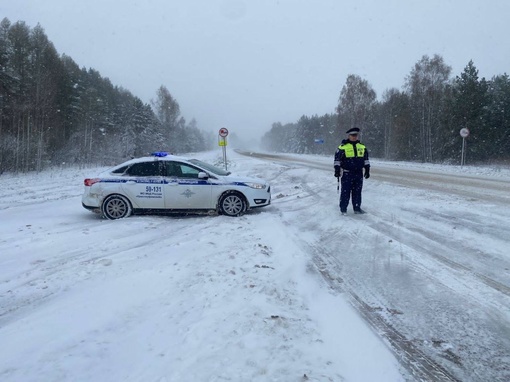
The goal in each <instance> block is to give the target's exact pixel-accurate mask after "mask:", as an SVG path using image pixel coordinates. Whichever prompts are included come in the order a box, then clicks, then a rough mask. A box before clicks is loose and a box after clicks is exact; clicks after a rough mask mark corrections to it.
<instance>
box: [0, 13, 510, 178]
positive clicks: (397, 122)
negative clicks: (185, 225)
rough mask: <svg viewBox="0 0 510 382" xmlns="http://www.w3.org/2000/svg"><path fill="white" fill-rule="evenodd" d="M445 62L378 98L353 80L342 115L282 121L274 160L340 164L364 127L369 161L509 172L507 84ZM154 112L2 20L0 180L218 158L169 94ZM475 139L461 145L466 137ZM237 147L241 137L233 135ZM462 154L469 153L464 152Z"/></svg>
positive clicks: (272, 133)
mask: <svg viewBox="0 0 510 382" xmlns="http://www.w3.org/2000/svg"><path fill="white" fill-rule="evenodd" d="M451 71H452V69H451V67H450V66H448V65H447V64H446V63H445V62H444V60H443V58H442V57H441V56H439V55H434V56H433V57H429V56H427V55H424V56H423V57H422V58H421V59H420V60H419V61H418V62H417V63H416V64H415V65H414V67H413V68H411V70H410V73H409V75H408V76H407V77H406V78H405V83H404V85H403V86H402V88H401V90H399V89H397V88H391V89H388V90H386V91H385V92H384V94H383V95H382V97H381V99H378V97H377V94H376V92H375V91H374V89H373V88H372V86H371V85H370V83H369V82H368V81H367V80H365V79H363V78H361V77H360V76H358V75H356V74H350V75H348V77H347V79H346V82H345V85H344V86H343V87H342V89H340V92H339V98H338V104H337V107H336V112H335V113H332V114H326V115H323V116H318V115H313V116H306V115H303V116H302V117H301V118H300V119H299V120H298V121H297V122H295V123H287V124H282V123H280V122H275V123H273V124H272V126H268V128H270V129H269V130H268V132H267V133H266V134H265V135H264V136H263V137H262V139H261V147H262V148H263V149H264V150H267V151H275V152H287V153H304V154H324V155H333V153H334V151H335V150H336V148H337V147H338V145H339V144H340V143H341V140H342V139H343V138H345V131H346V130H348V129H349V128H351V127H359V128H360V129H361V131H362V135H361V140H362V141H363V143H364V144H365V145H366V146H367V147H368V149H369V152H370V155H371V157H375V158H381V159H387V160H405V161H419V162H431V163H450V164H458V163H460V162H461V154H462V155H464V157H463V158H462V159H463V160H464V163H467V164H469V163H471V164H475V163H476V164H480V163H484V164H508V163H510V78H509V76H508V75H507V74H506V73H505V74H502V75H496V76H494V77H492V78H491V79H490V80H486V79H485V78H479V76H478V70H477V68H476V66H475V64H474V63H473V62H472V61H470V62H468V63H467V65H466V67H465V68H464V71H463V72H462V73H460V74H459V75H457V76H455V77H452V73H451ZM155 94H156V95H155V99H154V100H153V101H151V103H150V104H148V103H144V102H142V101H141V100H140V98H138V97H136V96H135V95H133V94H131V92H129V91H128V90H126V89H123V88H122V87H120V86H117V85H114V84H112V83H111V82H110V80H109V79H108V78H105V77H102V76H101V74H100V73H99V72H98V71H97V70H94V69H92V68H89V69H86V68H84V67H82V68H80V66H79V65H78V64H77V63H75V62H74V61H73V59H72V58H71V57H69V56H67V55H65V54H62V55H59V54H58V52H57V50H56V49H55V47H54V45H53V44H52V42H51V41H49V39H48V37H47V36H46V34H45V32H44V29H43V28H42V27H41V26H40V25H37V26H36V27H34V28H30V27H29V26H27V25H26V23H25V22H23V21H18V22H14V23H12V22H11V21H9V20H8V19H7V18H4V19H3V20H2V21H1V22H0V174H1V173H3V172H6V171H7V172H28V171H40V170H42V169H44V168H48V167H54V166H63V165H66V166H67V165H79V166H89V165H113V164H116V163H119V162H120V161H123V160H125V159H127V158H131V157H138V156H142V155H145V154H147V153H149V152H151V151H154V150H166V151H169V152H172V153H177V154H178V153H185V152H191V151H203V150H209V149H212V148H213V147H214V146H213V145H214V143H215V137H214V136H213V137H211V136H208V134H207V133H204V132H203V131H201V130H200V129H199V128H198V126H197V122H196V121H195V120H194V119H192V120H191V121H190V122H189V123H188V122H187V121H186V120H185V119H184V117H182V116H181V114H180V108H179V103H178V101H177V100H176V99H175V98H174V97H173V96H172V94H171V93H170V91H169V90H168V89H167V88H166V87H165V86H164V85H161V86H160V87H159V89H157V90H156V92H155ZM462 128H464V129H468V130H469V136H468V137H466V138H462V137H461V136H460V134H459V131H460V129H462ZM232 138H235V137H232ZM463 147H465V149H463Z"/></svg>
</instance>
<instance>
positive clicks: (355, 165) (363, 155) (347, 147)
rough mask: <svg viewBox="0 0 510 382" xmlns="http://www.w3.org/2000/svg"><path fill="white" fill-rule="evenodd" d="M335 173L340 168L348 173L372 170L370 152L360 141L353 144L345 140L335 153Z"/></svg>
mask: <svg viewBox="0 0 510 382" xmlns="http://www.w3.org/2000/svg"><path fill="white" fill-rule="evenodd" d="M334 166H335V172H337V171H338V172H339V171H340V168H342V169H343V170H347V171H356V170H360V171H361V170H362V169H363V168H365V170H367V171H369V170H370V160H369V159H368V150H367V148H366V147H365V145H363V144H362V143H361V142H360V141H355V142H351V141H349V140H348V139H344V140H343V141H342V143H341V144H340V146H338V149H337V150H336V152H335V162H334Z"/></svg>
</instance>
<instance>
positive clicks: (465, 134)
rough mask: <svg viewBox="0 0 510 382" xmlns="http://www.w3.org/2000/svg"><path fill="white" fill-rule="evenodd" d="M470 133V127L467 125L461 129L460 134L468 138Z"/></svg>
mask: <svg viewBox="0 0 510 382" xmlns="http://www.w3.org/2000/svg"><path fill="white" fill-rule="evenodd" d="M468 135H469V129H467V128H465V127H464V128H462V129H460V136H461V137H462V138H466V137H467V136H468Z"/></svg>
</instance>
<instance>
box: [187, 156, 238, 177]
mask: <svg viewBox="0 0 510 382" xmlns="http://www.w3.org/2000/svg"><path fill="white" fill-rule="evenodd" d="M188 162H190V163H193V164H196V165H197V166H200V167H202V168H203V169H205V170H207V171H209V172H212V173H213V174H216V175H221V176H227V175H230V171H225V170H222V169H221V168H219V167H216V166H213V165H212V164H209V163H205V162H202V161H201V160H198V159H190V160H189V161H188Z"/></svg>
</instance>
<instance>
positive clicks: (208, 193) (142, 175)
mask: <svg viewBox="0 0 510 382" xmlns="http://www.w3.org/2000/svg"><path fill="white" fill-rule="evenodd" d="M84 184H85V190H84V193H83V196H82V205H83V207H85V208H86V209H88V210H92V211H94V212H99V213H101V214H102V215H103V216H104V217H105V218H107V219H120V218H124V217H127V216H130V215H131V214H133V213H161V212H180V213H185V212H196V211H217V212H218V213H220V214H224V215H228V216H239V215H241V214H243V213H244V212H245V211H246V210H248V209H251V208H255V207H263V206H267V205H269V204H271V187H270V185H269V184H268V183H267V182H266V181H264V180H262V179H258V178H246V177H236V176H232V175H231V174H230V172H227V171H224V170H222V169H220V168H218V167H215V166H212V165H210V164H207V163H205V162H202V161H199V160H197V159H186V158H182V157H178V156H174V155H169V154H167V153H164V152H158V153H153V154H152V156H149V157H143V158H137V159H132V160H129V161H127V162H124V163H122V164H120V165H118V166H116V167H113V168H112V169H110V170H108V171H107V172H106V173H104V174H102V175H101V176H99V177H97V178H87V179H85V180H84Z"/></svg>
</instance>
